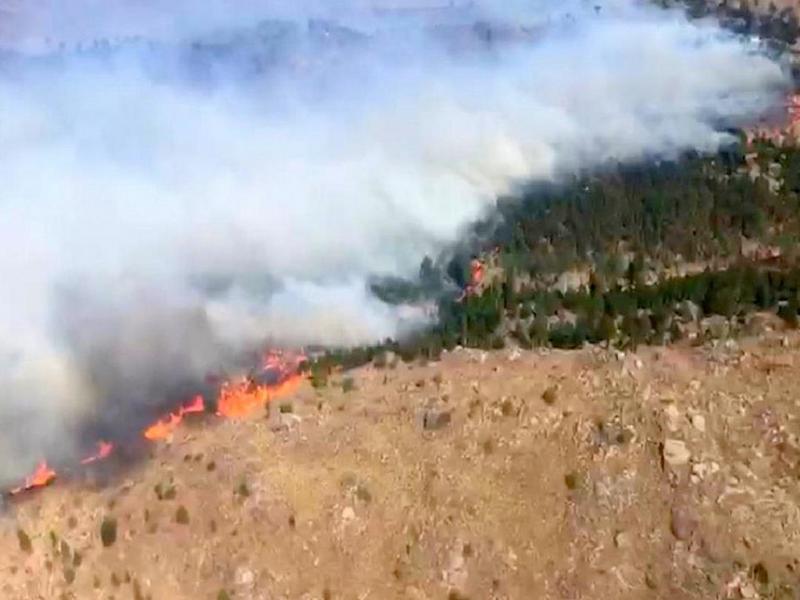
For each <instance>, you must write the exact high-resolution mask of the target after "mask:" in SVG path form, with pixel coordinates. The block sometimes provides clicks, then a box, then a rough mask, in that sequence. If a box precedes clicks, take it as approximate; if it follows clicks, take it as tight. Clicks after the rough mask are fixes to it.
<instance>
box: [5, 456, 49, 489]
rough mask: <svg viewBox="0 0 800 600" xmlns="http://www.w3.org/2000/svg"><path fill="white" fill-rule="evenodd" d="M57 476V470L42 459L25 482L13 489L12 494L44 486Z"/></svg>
mask: <svg viewBox="0 0 800 600" xmlns="http://www.w3.org/2000/svg"><path fill="white" fill-rule="evenodd" d="M55 478H56V472H55V471H54V470H53V469H51V468H50V467H48V466H47V462H46V461H42V462H40V463H39V465H38V466H37V467H36V470H35V471H34V472H33V473H32V474H31V475H29V476H28V477H27V478H26V479H25V483H23V484H22V485H21V486H20V487H18V488H14V489H13V490H11V494H19V493H20V492H24V491H26V490H30V489H33V488H38V487H44V486H46V485H49V484H50V483H52V482H53V480H54V479H55Z"/></svg>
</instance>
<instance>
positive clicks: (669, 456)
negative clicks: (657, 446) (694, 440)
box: [663, 439, 692, 467]
mask: <svg viewBox="0 0 800 600" xmlns="http://www.w3.org/2000/svg"><path fill="white" fill-rule="evenodd" d="M663 454H664V462H665V463H667V464H668V465H670V466H671V467H679V466H681V465H685V464H687V463H688V462H689V459H690V458H691V457H692V453H691V452H690V451H689V449H688V448H687V447H686V442H683V441H681V440H674V439H667V440H666V441H664V451H663Z"/></svg>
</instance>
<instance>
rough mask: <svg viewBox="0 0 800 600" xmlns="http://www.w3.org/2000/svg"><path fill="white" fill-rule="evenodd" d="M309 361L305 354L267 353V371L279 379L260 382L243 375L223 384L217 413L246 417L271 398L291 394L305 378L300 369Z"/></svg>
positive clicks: (233, 417) (222, 415)
mask: <svg viewBox="0 0 800 600" xmlns="http://www.w3.org/2000/svg"><path fill="white" fill-rule="evenodd" d="M305 361H306V357H305V355H303V354H290V353H284V352H277V351H275V352H269V353H267V354H266V355H265V356H264V361H263V365H262V366H263V369H264V371H268V372H271V373H274V374H276V375H277V380H278V381H277V383H275V384H259V383H256V382H255V381H253V379H252V378H243V379H240V380H238V381H231V382H227V383H225V384H223V385H222V388H221V389H220V392H219V398H218V400H217V414H218V415H220V416H221V417H228V418H231V419H236V418H240V417H244V416H247V415H249V414H250V413H252V412H253V411H254V410H256V409H258V408H259V407H262V406H264V405H265V404H266V403H267V402H269V401H270V400H275V399H276V398H281V397H283V396H287V395H289V394H291V393H292V392H294V391H295V390H296V389H297V388H298V387H299V386H300V383H301V382H302V380H303V376H302V375H301V374H300V373H298V369H299V368H300V365H302V364H303V363H304V362H305Z"/></svg>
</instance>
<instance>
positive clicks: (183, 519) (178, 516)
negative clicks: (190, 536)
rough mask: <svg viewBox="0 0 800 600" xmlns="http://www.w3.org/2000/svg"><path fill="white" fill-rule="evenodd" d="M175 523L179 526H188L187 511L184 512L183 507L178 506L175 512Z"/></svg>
mask: <svg viewBox="0 0 800 600" xmlns="http://www.w3.org/2000/svg"><path fill="white" fill-rule="evenodd" d="M175 522H176V523H178V524H179V525H188V524H189V511H188V510H186V507H185V506H179V507H178V510H176V511H175Z"/></svg>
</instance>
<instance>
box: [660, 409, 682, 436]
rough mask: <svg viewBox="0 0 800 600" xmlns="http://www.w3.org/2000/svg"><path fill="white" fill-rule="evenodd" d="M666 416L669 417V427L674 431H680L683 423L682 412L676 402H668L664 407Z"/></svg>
mask: <svg viewBox="0 0 800 600" xmlns="http://www.w3.org/2000/svg"><path fill="white" fill-rule="evenodd" d="M664 416H665V417H666V419H667V429H669V430H670V431H671V432H672V433H675V432H676V431H678V429H679V428H680V425H681V413H680V411H679V410H678V407H677V406H675V405H674V404H668V405H667V407H666V408H665V409H664Z"/></svg>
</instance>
